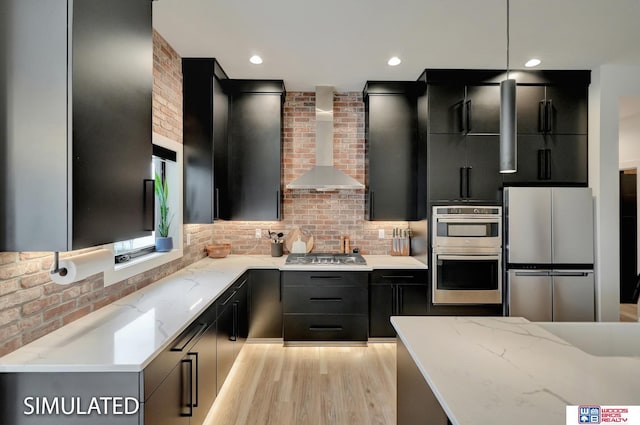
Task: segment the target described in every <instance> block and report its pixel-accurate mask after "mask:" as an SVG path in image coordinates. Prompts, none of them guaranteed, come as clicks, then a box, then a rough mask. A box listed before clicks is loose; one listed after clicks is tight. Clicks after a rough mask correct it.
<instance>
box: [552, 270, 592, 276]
mask: <svg viewBox="0 0 640 425" xmlns="http://www.w3.org/2000/svg"><path fill="white" fill-rule="evenodd" d="M591 273H592V272H590V271H589V272H551V273H550V276H568V277H585V276H589V275H590V274H591Z"/></svg>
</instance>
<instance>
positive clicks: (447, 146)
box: [428, 134, 502, 202]
mask: <svg viewBox="0 0 640 425" xmlns="http://www.w3.org/2000/svg"><path fill="white" fill-rule="evenodd" d="M499 155H500V139H499V136H495V135H473V136H471V135H467V136H464V135H461V134H430V135H429V180H428V183H429V186H428V191H429V199H430V200H431V201H459V200H483V201H488V202H495V201H497V200H499V199H500V198H499V196H500V194H499V192H500V187H501V186H502V177H501V174H500V164H499V161H498V159H499Z"/></svg>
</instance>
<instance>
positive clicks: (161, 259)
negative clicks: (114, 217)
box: [103, 133, 184, 286]
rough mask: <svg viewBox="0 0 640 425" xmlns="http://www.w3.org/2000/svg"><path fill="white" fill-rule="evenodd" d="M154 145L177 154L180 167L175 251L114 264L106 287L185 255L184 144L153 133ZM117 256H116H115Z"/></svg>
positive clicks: (105, 274)
mask: <svg viewBox="0 0 640 425" xmlns="http://www.w3.org/2000/svg"><path fill="white" fill-rule="evenodd" d="M152 140H153V144H154V145H158V146H161V147H163V148H166V149H170V150H172V151H174V152H175V153H176V164H177V167H178V173H177V174H178V177H177V180H178V184H177V188H176V189H174V190H177V191H178V208H176V210H175V211H174V212H173V213H174V214H175V215H174V217H173V221H172V224H171V226H172V227H173V226H175V228H177V229H178V231H177V232H176V234H175V235H173V250H171V251H169V252H153V253H150V254H148V255H143V256H140V257H138V258H134V259H133V260H131V261H128V262H126V263H122V264H114V267H113V268H109V269H107V270H105V272H104V286H109V285H113V284H114V283H118V282H120V281H123V280H125V279H129V278H130V277H133V276H135V275H138V274H140V273H144V272H146V271H149V270H151V269H154V268H156V267H160V266H162V265H163V264H166V263H168V262H170V261H173V260H177V259H179V258H181V257H182V255H183V235H184V229H183V222H182V205H183V193H182V175H183V174H182V173H183V170H182V144H180V143H178V142H175V141H173V140H171V139H169V138H167V137H164V136H162V135H160V134H157V133H153V139H152ZM113 247H114V244H108V245H104V246H103V248H105V249H109V250H111V252H112V253H113V252H114V248H113ZM114 255H115V254H114Z"/></svg>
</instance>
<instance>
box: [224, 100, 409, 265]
mask: <svg viewBox="0 0 640 425" xmlns="http://www.w3.org/2000/svg"><path fill="white" fill-rule="evenodd" d="M333 107H334V113H333V117H334V147H333V161H334V166H336V167H337V168H339V169H340V170H342V171H344V172H345V173H347V174H349V175H350V176H351V177H353V178H355V179H356V180H358V181H360V182H361V183H364V179H365V169H366V166H365V164H366V163H365V161H366V154H365V134H364V130H365V129H364V102H363V99H362V93H360V92H346V93H336V95H335V98H334V104H333ZM283 112H284V113H283V143H282V188H283V200H282V202H283V205H282V217H283V219H282V220H281V221H271V222H252V221H242V222H238V221H218V222H216V224H214V225H213V226H212V228H213V230H212V232H213V238H214V240H215V241H216V242H229V243H231V244H232V251H231V252H233V253H234V254H269V253H270V246H269V241H268V240H267V239H266V238H263V239H256V238H255V229H263V230H266V229H271V230H273V231H282V232H283V233H287V232H290V231H291V230H293V229H295V228H296V227H297V228H300V229H301V230H302V231H303V232H306V233H308V234H310V235H313V237H314V241H315V242H314V249H313V250H314V251H316V252H339V242H340V236H349V238H350V240H351V246H352V247H356V246H357V247H358V248H360V250H361V252H363V253H367V254H388V253H389V251H390V248H391V246H390V244H391V242H390V240H389V238H390V236H391V232H392V229H393V228H394V227H407V223H406V222H380V221H371V222H370V221H366V220H365V219H364V200H365V199H364V196H365V191H364V189H362V190H346V191H336V192H315V191H312V190H288V189H285V186H286V185H287V183H289V182H291V181H292V180H293V179H295V178H296V177H298V176H300V175H301V174H302V173H304V172H305V171H307V170H309V169H310V168H311V167H312V166H313V165H314V164H315V146H316V143H315V130H316V118H315V116H316V114H315V93H313V92H288V93H287V95H286V98H285V102H284V109H283ZM380 228H382V229H385V236H386V238H385V239H378V229H380Z"/></svg>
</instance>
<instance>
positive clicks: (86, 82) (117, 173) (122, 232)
mask: <svg viewBox="0 0 640 425" xmlns="http://www.w3.org/2000/svg"><path fill="white" fill-rule="evenodd" d="M0 25H1V26H2V28H4V33H5V34H4V37H2V40H1V41H0V42H1V43H3V46H2V51H3V55H4V56H5V57H4V58H3V59H4V61H3V63H4V66H1V67H0V81H2V82H4V83H5V84H1V85H0V92H1V94H2V99H3V102H2V106H0V109H1V111H0V112H1V116H2V118H3V119H2V121H1V124H0V125H1V126H2V127H1V128H0V157H1V158H2V159H3V166H2V167H1V171H0V196H1V197H2V202H1V203H0V251H51V250H53V251H68V250H73V249H78V248H85V247H89V246H95V245H100V244H104V243H109V242H114V241H118V240H125V239H131V238H135V237H140V236H146V235H148V234H150V231H151V230H152V228H153V223H145V217H149V216H150V214H148V213H145V212H146V208H152V205H151V204H152V203H151V202H148V205H146V206H145V204H144V200H145V199H151V198H152V197H153V184H149V182H148V181H147V182H146V183H145V180H148V179H150V177H151V176H150V173H149V169H150V165H151V155H152V152H151V148H152V145H151V92H152V83H153V81H152V78H153V71H152V69H153V40H152V26H151V1H150V0H113V1H109V2H95V1H73V2H71V1H64V0H55V1H45V2H42V1H38V0H3V1H2V3H1V6H0ZM145 189H146V191H147V193H145ZM145 207H146V208H145Z"/></svg>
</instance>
